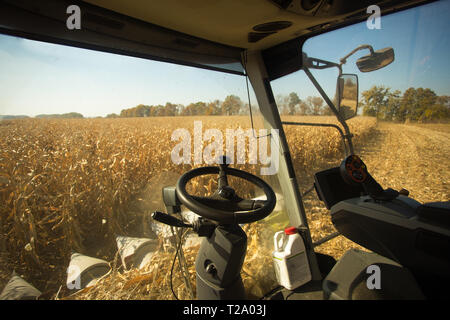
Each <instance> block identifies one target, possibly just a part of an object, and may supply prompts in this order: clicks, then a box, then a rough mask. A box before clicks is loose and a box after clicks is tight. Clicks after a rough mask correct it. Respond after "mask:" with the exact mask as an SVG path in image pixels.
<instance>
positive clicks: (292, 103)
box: [288, 92, 301, 115]
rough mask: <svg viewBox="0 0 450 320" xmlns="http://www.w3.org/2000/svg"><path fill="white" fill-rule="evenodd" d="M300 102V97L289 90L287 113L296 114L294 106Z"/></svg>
mask: <svg viewBox="0 0 450 320" xmlns="http://www.w3.org/2000/svg"><path fill="white" fill-rule="evenodd" d="M300 102H301V100H300V98H299V97H298V95H297V94H296V93H295V92H291V93H290V94H289V102H288V106H289V114H290V115H294V114H296V112H295V107H296V106H297V105H298V104H299V103H300Z"/></svg>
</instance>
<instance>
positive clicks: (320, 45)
mask: <svg viewBox="0 0 450 320" xmlns="http://www.w3.org/2000/svg"><path fill="white" fill-rule="evenodd" d="M449 16H450V1H441V3H432V4H429V5H426V6H423V7H419V8H415V9H413V10H409V11H403V12H399V13H396V14H392V15H387V16H381V29H379V30H377V29H373V30H369V29H368V28H367V25H366V23H365V22H364V23H360V24H357V25H353V26H350V27H348V28H346V29H341V30H336V31H333V32H330V33H326V34H322V35H320V36H317V37H314V38H311V39H309V40H308V41H306V43H305V44H304V46H303V51H304V52H306V54H308V56H312V57H315V58H319V59H323V60H328V61H334V62H339V59H340V58H342V57H344V56H345V55H346V54H348V53H349V52H351V51H352V50H353V49H354V48H356V47H358V46H359V45H361V44H370V45H372V47H373V48H374V50H379V49H382V48H385V47H393V48H394V52H395V61H394V62H393V63H391V64H390V65H388V66H387V67H385V68H383V69H379V70H377V71H373V72H370V73H361V72H359V71H358V69H357V67H356V64H355V62H356V60H357V59H358V58H359V57H362V56H364V55H366V54H368V53H369V51H368V50H361V51H359V52H357V53H355V54H354V55H352V56H351V57H350V58H349V59H348V60H347V63H346V64H345V65H344V66H343V72H344V73H355V74H357V75H358V78H359V86H360V90H359V91H360V92H362V91H364V90H367V89H369V88H370V87H372V86H373V85H384V86H386V87H391V88H392V89H398V90H400V91H402V92H403V91H405V90H406V89H408V88H410V87H415V88H418V87H423V88H431V89H432V90H434V91H435V92H436V94H438V95H444V94H445V95H450V62H449V60H450V59H449V58H450V36H449V33H448V32H449V30H450V19H449ZM311 71H312V73H313V75H314V76H315V77H316V79H317V80H318V81H319V83H320V84H321V85H322V87H323V88H324V90H325V91H326V93H327V94H328V95H329V96H330V97H331V98H333V96H334V93H335V90H336V77H337V75H338V70H337V68H332V69H326V70H311ZM272 87H273V90H274V92H275V94H288V93H289V92H292V91H295V92H297V93H298V94H299V96H300V98H304V97H306V96H308V95H319V93H318V92H317V91H316V90H315V88H314V87H313V86H312V84H310V83H309V82H308V81H307V77H306V75H305V74H304V72H296V73H294V74H291V75H289V76H287V77H284V78H281V79H277V80H275V81H273V82H272Z"/></svg>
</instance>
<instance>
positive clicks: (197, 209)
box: [176, 166, 276, 224]
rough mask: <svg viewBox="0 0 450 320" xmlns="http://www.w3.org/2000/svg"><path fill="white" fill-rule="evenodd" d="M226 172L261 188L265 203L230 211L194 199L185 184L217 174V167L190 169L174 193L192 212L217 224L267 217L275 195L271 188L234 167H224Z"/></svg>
mask: <svg viewBox="0 0 450 320" xmlns="http://www.w3.org/2000/svg"><path fill="white" fill-rule="evenodd" d="M225 170H226V174H227V175H231V176H235V177H238V178H242V179H244V180H246V181H249V182H251V183H253V184H254V185H256V186H257V187H259V188H260V189H262V190H263V191H264V194H265V195H266V197H267V200H265V201H266V202H265V204H264V205H263V206H262V207H260V208H257V209H253V210H248V211H239V212H232V211H226V210H220V209H217V208H210V207H208V206H206V205H204V204H202V203H200V202H199V201H196V200H195V199H194V198H193V197H192V196H191V195H190V194H189V193H188V192H187V191H186V185H187V183H188V182H189V181H190V180H192V179H193V178H196V177H199V176H203V175H207V174H219V171H220V168H219V167H212V166H208V167H200V168H196V169H193V170H190V171H188V172H186V173H184V174H183V175H182V176H181V177H180V178H179V179H178V182H177V185H176V193H177V197H178V199H179V200H180V202H181V203H182V204H183V205H184V206H186V207H187V208H188V209H189V210H191V211H192V212H194V213H196V214H198V215H200V216H202V217H204V218H206V219H210V220H213V221H217V222H218V223H219V224H242V223H250V222H255V221H258V220H261V219H264V218H265V217H267V216H268V215H269V214H270V213H271V212H272V211H273V209H274V208H275V204H276V196H275V193H274V191H273V190H272V188H271V187H270V186H269V185H268V184H267V183H266V182H265V181H264V180H262V179H261V178H259V177H257V176H255V175H253V174H251V173H248V172H245V171H242V170H239V169H234V168H226V169H225Z"/></svg>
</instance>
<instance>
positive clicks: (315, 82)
mask: <svg viewBox="0 0 450 320" xmlns="http://www.w3.org/2000/svg"><path fill="white" fill-rule="evenodd" d="M303 70H304V71H305V73H306V75H307V76H308V78H309V79H310V80H311V82H312V83H313V84H314V86H315V87H316V89H317V91H319V93H320V95H321V96H322V98H323V99H324V100H325V102H326V103H327V104H328V106H329V107H330V109H331V111H332V112H333V113H334V115H335V116H336V118H337V119H338V120H339V122H340V123H341V125H342V127H343V128H344V131H345V135H344V137H345V138H346V140H347V144H348V147H349V151H350V154H353V153H354V150H353V143H352V134H351V133H350V129H349V127H348V125H347V123H346V122H345V119H344V118H343V117H342V115H341V114H340V113H339V112H338V110H337V109H336V107H335V105H334V104H333V102H332V101H331V100H330V98H329V97H328V96H327V94H326V93H325V91H323V89H322V87H321V86H320V84H319V83H318V82H317V80H316V78H314V76H313V75H312V73H311V71H309V69H308V67H307V66H303ZM339 70H340V66H339Z"/></svg>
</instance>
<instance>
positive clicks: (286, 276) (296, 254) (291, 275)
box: [273, 227, 312, 290]
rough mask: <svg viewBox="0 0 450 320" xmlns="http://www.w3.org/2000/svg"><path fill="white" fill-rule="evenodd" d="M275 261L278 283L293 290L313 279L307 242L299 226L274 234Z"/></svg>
mask: <svg viewBox="0 0 450 320" xmlns="http://www.w3.org/2000/svg"><path fill="white" fill-rule="evenodd" d="M274 246H275V250H274V251H273V262H274V266H275V273H276V276H277V280H278V283H279V284H280V285H281V286H283V287H285V288H286V289H288V290H293V289H295V288H298V287H300V286H301V285H303V284H305V283H307V282H309V281H311V278H312V277H311V270H310V268H309V263H308V257H307V255H306V250H305V243H304V242H303V238H302V237H301V236H300V234H299V233H298V230H297V228H295V227H289V228H286V229H284V231H278V232H277V233H275V235H274Z"/></svg>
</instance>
